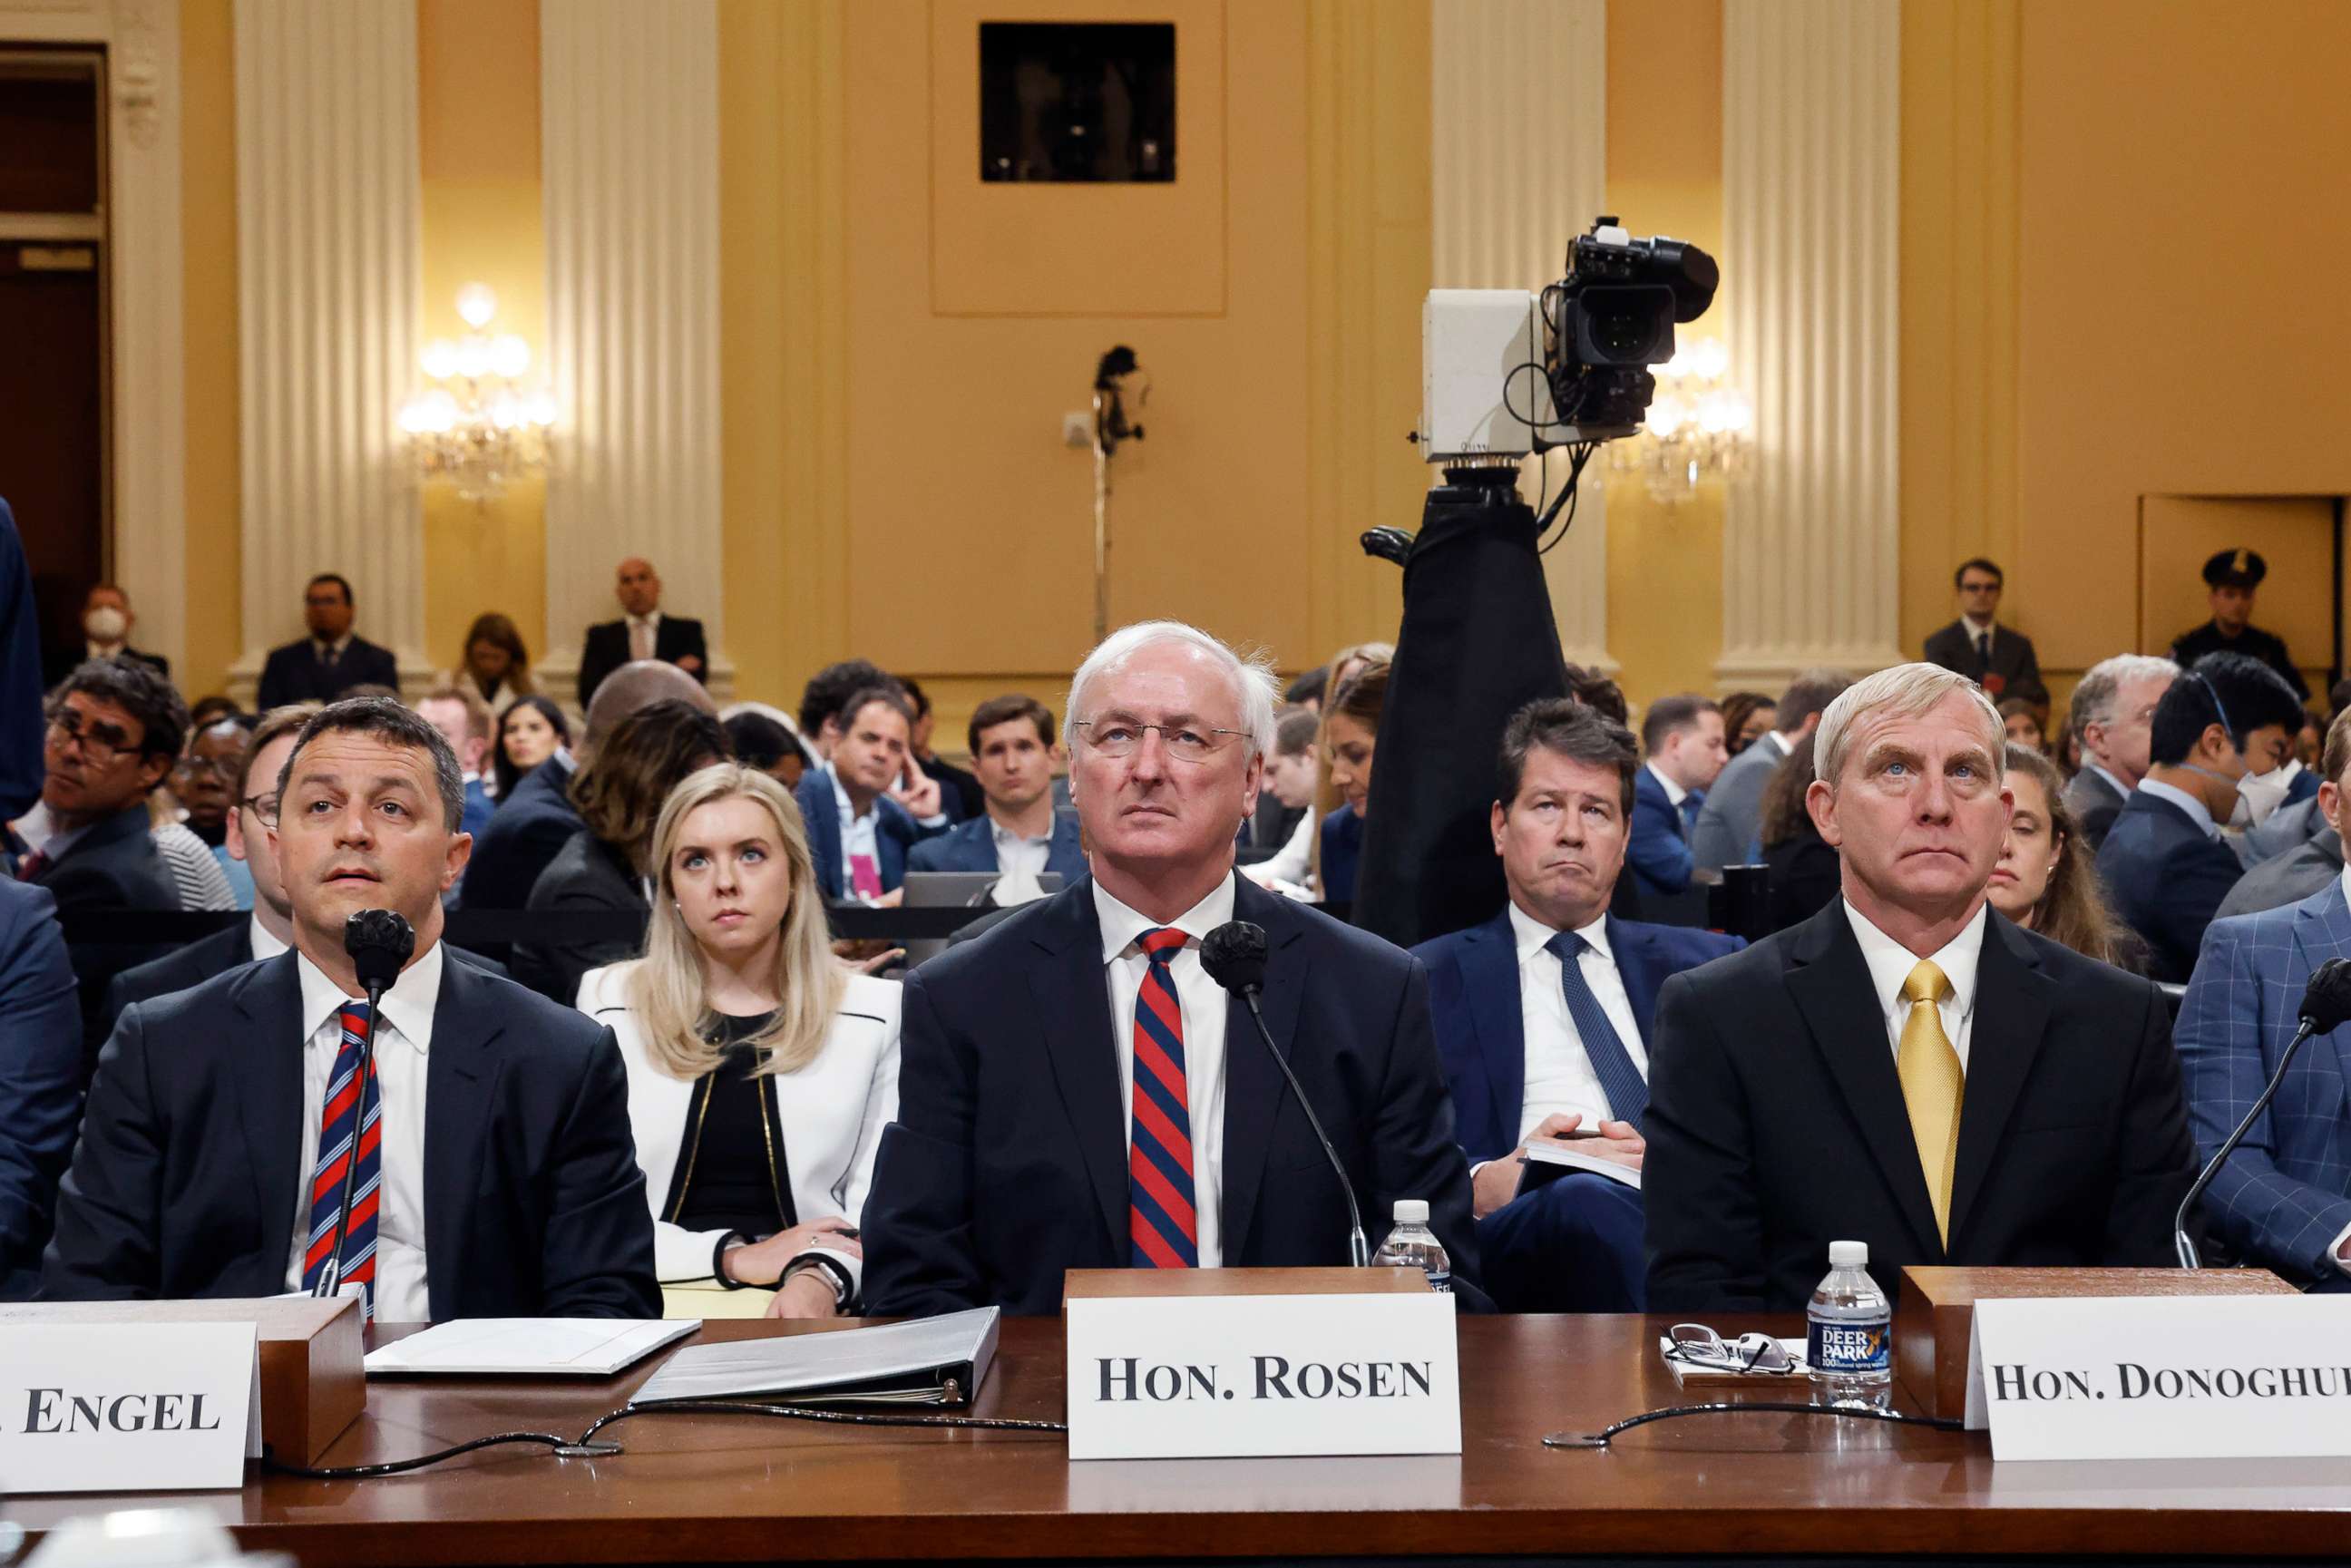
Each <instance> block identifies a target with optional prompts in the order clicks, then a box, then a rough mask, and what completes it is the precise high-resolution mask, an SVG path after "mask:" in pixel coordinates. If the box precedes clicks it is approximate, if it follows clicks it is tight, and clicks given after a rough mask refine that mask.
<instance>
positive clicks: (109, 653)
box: [42, 582, 172, 686]
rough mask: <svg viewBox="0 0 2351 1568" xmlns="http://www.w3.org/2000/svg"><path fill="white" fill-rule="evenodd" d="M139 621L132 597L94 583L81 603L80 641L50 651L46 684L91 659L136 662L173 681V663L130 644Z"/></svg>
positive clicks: (59, 679) (71, 672)
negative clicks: (132, 604)
mask: <svg viewBox="0 0 2351 1568" xmlns="http://www.w3.org/2000/svg"><path fill="white" fill-rule="evenodd" d="M138 622H139V617H138V616H137V615H135V614H134V613H132V612H131V596H130V595H129V594H127V593H125V592H123V591H122V590H121V589H120V587H118V586H116V585H115V584H113V583H111V582H100V583H95V584H93V585H92V586H91V588H90V591H89V594H88V595H87V596H86V597H85V598H84V599H83V600H82V604H81V638H80V640H79V641H78V642H72V643H60V644H58V645H57V646H56V647H54V648H51V649H50V650H49V651H48V656H47V658H46V659H44V660H43V661H42V664H43V667H44V669H45V670H46V671H47V684H48V685H53V686H54V685H57V683H58V682H59V681H62V680H64V679H65V678H66V677H67V676H68V675H70V674H73V673H74V671H75V670H76V669H77V668H78V667H79V666H80V665H81V664H84V663H85V662H87V661H89V660H91V659H132V660H136V661H137V662H138V663H140V664H144V665H146V666H147V667H148V668H149V669H151V670H153V671H154V672H155V673H156V674H159V675H161V676H162V677H163V678H164V679H165V680H169V679H171V678H172V661H171V660H169V659H167V658H165V657H163V655H162V654H161V653H146V652H144V651H142V650H141V649H138V648H134V647H132V646H131V628H132V627H133V626H135V625H137V624H138Z"/></svg>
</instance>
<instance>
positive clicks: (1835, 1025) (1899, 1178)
mask: <svg viewBox="0 0 2351 1568" xmlns="http://www.w3.org/2000/svg"><path fill="white" fill-rule="evenodd" d="M1787 976H1788V991H1789V994H1790V995H1791V996H1792V997H1793V998H1795V1001H1796V1009H1797V1010H1798V1011H1799V1012H1801V1013H1802V1015H1803V1018H1804V1022H1805V1025H1806V1026H1807V1027H1808V1028H1809V1029H1810V1030H1812V1035H1813V1045H1814V1046H1815V1047H1816V1048H1817V1049H1818V1050H1819V1051H1820V1053H1821V1056H1822V1058H1823V1061H1826V1062H1827V1064H1828V1069H1829V1076H1830V1077H1831V1078H1832V1079H1833V1080H1834V1082H1835V1083H1836V1086H1837V1090H1838V1092H1840V1093H1842V1094H1843V1095H1844V1102H1845V1104H1846V1106H1847V1107H1848V1108H1849V1109H1850V1110H1851V1111H1852V1112H1853V1117H1854V1121H1855V1124H1857V1125H1858V1126H1859V1128H1860V1130H1861V1137H1862V1142H1863V1143H1864V1144H1865V1145H1867V1146H1868V1149H1869V1152H1870V1155H1871V1156H1872V1157H1873V1158H1875V1159H1876V1162H1877V1167H1878V1171H1879V1173H1880V1174H1881V1175H1883V1176H1885V1177H1886V1186H1887V1187H1888V1189H1889V1190H1891V1191H1892V1192H1893V1194H1894V1197H1895V1200H1896V1202H1897V1203H1899V1204H1900V1205H1901V1207H1902V1214H1903V1218H1906V1219H1907V1220H1908V1221H1909V1224H1910V1230H1911V1234H1912V1235H1913V1237H1915V1238H1916V1239H1917V1242H1918V1244H1919V1247H1920V1249H1922V1250H1923V1251H1924V1252H1925V1253H1926V1255H1928V1256H1929V1257H1938V1256H1940V1254H1941V1251H1942V1247H1941V1242H1940V1239H1939V1238H1938V1236H1937V1234H1936V1231H1935V1210H1934V1206H1933V1204H1932V1203H1931V1202H1930V1201H1929V1200H1928V1197H1927V1177H1926V1174H1925V1173H1924V1172H1923V1171H1922V1170H1920V1169H1919V1166H1918V1145H1917V1143H1916V1141H1914V1140H1913V1139H1912V1137H1911V1135H1910V1113H1909V1110H1908V1108H1907V1106H1906V1105H1905V1104H1904V1103H1903V1100H1902V1082H1901V1080H1900V1079H1899V1078H1897V1077H1896V1075H1895V1071H1894V1052H1893V1051H1892V1050H1891V1048H1889V1047H1888V1046H1887V1044H1886V1016H1885V1014H1884V1013H1883V1012H1881V1011H1880V1010H1879V1009H1878V1004H1877V992H1876V987H1875V986H1874V985H1872V983H1871V981H1870V977H1869V966H1868V965H1867V964H1865V963H1864V962H1863V961H1862V956H1861V944H1860V943H1858V942H1856V941H1855V940H1854V935H1853V927H1852V926H1851V925H1849V924H1847V922H1846V920H1845V913H1844V900H1843V899H1841V898H1840V899H1833V900H1831V901H1830V903H1829V905H1828V907H1827V908H1825V909H1823V910H1822V911H1821V912H1820V913H1819V914H1818V915H1813V917H1812V918H1811V919H1810V920H1807V921H1806V922H1804V924H1803V925H1801V926H1798V927H1797V928H1796V939H1795V940H1794V941H1793V942H1792V943H1791V944H1790V945H1789V949H1788V969H1787Z"/></svg>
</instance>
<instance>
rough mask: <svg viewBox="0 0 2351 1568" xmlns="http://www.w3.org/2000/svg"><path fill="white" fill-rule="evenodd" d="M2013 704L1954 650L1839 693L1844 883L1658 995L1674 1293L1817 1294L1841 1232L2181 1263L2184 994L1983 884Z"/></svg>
mask: <svg viewBox="0 0 2351 1568" xmlns="http://www.w3.org/2000/svg"><path fill="white" fill-rule="evenodd" d="M2002 743H2003V734H2002V725H2001V717H2000V715H1999V713H1998V711H1997V710H1995V709H1994V708H1993V706H1992V705H1991V699H1990V698H1989V697H1987V696H1986V695H1984V693H1983V690H1982V688H1980V686H1978V685H1976V684H1975V683H1974V682H1973V681H1970V680H1969V679H1968V678H1967V677H1966V676H1964V675H1960V674H1955V673H1953V672H1951V671H1948V670H1944V669H1941V668H1939V667H1938V666H1936V665H1932V664H1901V665H1896V667H1894V668H1892V669H1889V670H1881V671H1880V672H1878V673H1877V674H1874V675H1872V676H1870V677H1869V678H1868V679H1866V680H1864V681H1861V682H1859V683H1858V684H1856V685H1854V686H1853V687H1852V688H1850V689H1849V690H1847V691H1846V692H1845V693H1844V695H1842V696H1840V697H1838V698H1837V699H1836V701H1835V702H1834V703H1832V704H1830V705H1829V708H1828V711H1827V713H1825V714H1824V715H1823V716H1822V719H1821V726H1820V729H1819V731H1818V734H1817V737H1816V746H1817V751H1816V774H1817V776H1816V777H1815V779H1813V784H1812V786H1811V789H1810V790H1809V792H1808V793H1807V794H1806V796H1805V798H1804V804H1805V808H1806V810H1808V811H1810V813H1811V815H1812V819H1813V825H1814V826H1815V827H1817V828H1818V829H1819V830H1820V832H1821V836H1822V838H1823V839H1825V840H1826V841H1828V843H1829V844H1830V846H1831V847H1832V848H1834V849H1835V850H1836V852H1837V855H1838V860H1839V862H1840V864H1841V877H1842V894H1843V895H1842V896H1841V897H1840V898H1838V899H1837V900H1836V901H1835V902H1834V903H1832V904H1830V905H1829V906H1828V907H1827V908H1825V909H1823V910H1822V911H1821V912H1820V913H1819V914H1818V915H1813V917H1812V918H1811V919H1809V920H1807V921H1805V922H1804V923H1803V924H1802V925H1796V926H1793V927H1792V928H1791V929H1789V930H1787V931H1783V932H1782V933H1780V934H1779V935H1778V936H1773V937H1771V938H1770V939H1769V940H1767V941H1764V942H1761V943H1759V944H1758V945H1756V946H1753V947H1750V948H1748V949H1747V950H1746V951H1745V952H1743V953H1739V954H1734V955H1733V956H1730V957H1728V958H1722V959H1718V960H1717V961H1716V962H1714V963H1712V964H1709V965H1708V966H1706V967H1704V968H1701V969H1697V970H1693V971H1691V972H1689V973H1687V974H1682V975H1677V976H1676V977H1673V978H1672V979H1670V980H1668V981H1667V982H1666V985H1665V988H1664V989H1663V991H1662V992H1661V993H1660V995H1659V997H1658V1002H1657V1022H1656V1036H1655V1041H1654V1045H1653V1048H1652V1050H1651V1052H1650V1072H1649V1112H1648V1119H1647V1123H1646V1134H1647V1138H1648V1150H1647V1155H1646V1161H1645V1163H1644V1165H1643V1167H1642V1175H1643V1180H1644V1183H1645V1187H1646V1193H1645V1198H1646V1205H1645V1207H1646V1215H1647V1253H1648V1294H1649V1307H1650V1310H1651V1311H1653V1312H1734V1311H1771V1312H1788V1311H1793V1310H1794V1309H1796V1308H1797V1307H1800V1306H1802V1304H1803V1302H1804V1301H1805V1300H1806V1299H1807V1297H1808V1296H1809V1295H1810V1294H1811V1291H1812V1289H1813V1285H1814V1284H1815V1283H1816V1282H1817V1281H1819V1279H1820V1277H1821V1276H1822V1274H1823V1273H1824V1272H1826V1271H1827V1269H1828V1249H1829V1243H1830V1242H1831V1241H1838V1240H1857V1241H1864V1242H1866V1243H1867V1244H1868V1246H1869V1267H1870V1272H1871V1273H1872V1274H1873V1275H1875V1276H1876V1279H1877V1281H1878V1282H1879V1283H1880V1284H1881V1285H1883V1286H1885V1287H1886V1289H1887V1290H1889V1291H1898V1290H1899V1289H1900V1281H1901V1275H1902V1270H1903V1268H1904V1267H1905V1266H1906V1265H1908V1264H1913V1263H1917V1264H1961V1265H2043V1266H2080V1265H2118V1266H2143V1267H2158V1266H2161V1265H2164V1264H2167V1263H2168V1262H2169V1261H2170V1260H2171V1256H2172V1248H2171V1221H2172V1215H2173V1213H2174V1211H2175V1210H2176V1209H2177V1208H2178V1207H2179V1201H2180V1199H2181V1197H2184V1196H2185V1195H2186V1193H2187V1190H2188V1186H2189V1181H2190V1180H2191V1179H2192V1178H2193V1177H2194V1176H2195V1165H2194V1153H2193V1150H2192V1149H2191V1147H2190V1145H2189V1139H2188V1126H2187V1118H2186V1112H2185V1110H2184V1108H2183V1105H2182V1103H2181V1099H2180V1089H2179V1064H2178V1062H2177V1061H2176V1060H2175V1058H2174V1056H2173V1054H2172V1051H2171V1030H2170V1024H2169V1019H2168V1012H2167V1010H2166V1009H2165V1006H2164V1001H2163V997H2162V995H2161V993H2160V992H2158V990H2157V989H2156V988H2155V987H2154V986H2153V985H2151V984H2149V983H2148V982H2147V981H2145V980H2142V979H2138V978H2137V977H2133V976H2130V975H2127V974H2125V973H2124V972H2123V971H2121V970H2119V969H2116V968H2112V967H2108V966H2106V965H2104V964H2100V963H2096V962H2095V961H2093V960H2091V959H2088V958H2085V957H2083V956H2080V955H2079V954H2076V953H2074V952H2072V951H2071V950H2069V949H2067V948H2064V947H2061V946H2058V945H2057V944H2055V943H2053V942H2051V941H2049V940H2047V939H2046V938H2044V937H2042V936H2034V935H2033V934H2032V933H2031V932H2029V931H2024V930H2022V929H2020V928H2018V927H2017V926H2015V925H2011V924H2010V923H2009V922H2008V921H2007V920H2006V919H2004V918H2002V917H2001V916H2000V915H1997V914H1995V913H1994V912H1992V911H1991V909H1990V908H1988V907H1987V906H1986V904H1985V901H1984V889H1985V886H1986V884H1987V883H1989V882H1990V881H1991V873H1992V868H1993V866H1994V865H1995V864H1996V863H1997V862H1999V860H2000V853H2001V841H2002V840H2003V839H2004V838H2005V836H2006V834H2007V831H2008V819H2009V813H2010V810H2011V807H2012V805H2013V797H2012V796H2011V793H2010V791H2009V789H2008V788H2007V786H2006V784H2005V782H2004V781H2003V779H2002V777H2001V773H2002V756H2003V749H2002Z"/></svg>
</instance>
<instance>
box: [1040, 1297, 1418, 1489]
mask: <svg viewBox="0 0 2351 1568" xmlns="http://www.w3.org/2000/svg"><path fill="white" fill-rule="evenodd" d="M1064 1311H1065V1312H1066V1314H1067V1321H1068V1326H1069V1354H1070V1458H1073V1459H1172V1458H1229V1457H1255V1456H1262V1455H1272V1454H1458V1453H1459V1452H1460V1451H1461V1371H1460V1362H1459V1354H1458V1345H1457V1343H1456V1340H1455V1337H1454V1304H1453V1298H1452V1297H1451V1296H1450V1295H1447V1294H1441V1293H1437V1292H1434V1291H1427V1292H1421V1291H1415V1292H1410V1293H1405V1292H1394V1293H1386V1294H1365V1295H1306V1296H1239V1295H1235V1296H1188V1297H1176V1296H1136V1297H1115V1296H1105V1297H1094V1298H1078V1297H1072V1298H1071V1300H1070V1301H1068V1302H1067V1304H1066V1306H1065V1308H1064Z"/></svg>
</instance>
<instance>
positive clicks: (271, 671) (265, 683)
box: [253, 649, 302, 713]
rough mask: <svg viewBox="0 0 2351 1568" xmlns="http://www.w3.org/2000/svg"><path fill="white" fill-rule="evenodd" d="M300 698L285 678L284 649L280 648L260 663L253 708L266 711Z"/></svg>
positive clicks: (257, 710) (297, 700)
mask: <svg viewBox="0 0 2351 1568" xmlns="http://www.w3.org/2000/svg"><path fill="white" fill-rule="evenodd" d="M301 700H302V699H301V694H300V693H299V692H297V691H295V690H294V689H293V685H292V683H291V682H290V681H289V680H288V679H287V669H286V658H285V650H283V649H280V650H278V651H277V653H272V654H270V655H269V657H268V658H267V659H266V660H265V661H264V662H263V664H262V666H261V686H260V689H259V690H258V691H257V692H256V693H255V694H254V699H253V703H254V707H255V710H256V712H260V713H267V712H268V711H269V710H270V709H271V708H274V707H284V706H286V705H287V703H290V702H299V701H301Z"/></svg>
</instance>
